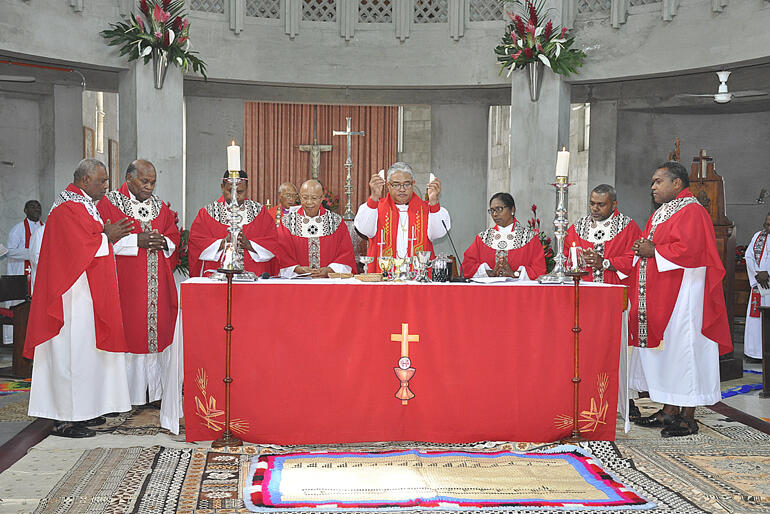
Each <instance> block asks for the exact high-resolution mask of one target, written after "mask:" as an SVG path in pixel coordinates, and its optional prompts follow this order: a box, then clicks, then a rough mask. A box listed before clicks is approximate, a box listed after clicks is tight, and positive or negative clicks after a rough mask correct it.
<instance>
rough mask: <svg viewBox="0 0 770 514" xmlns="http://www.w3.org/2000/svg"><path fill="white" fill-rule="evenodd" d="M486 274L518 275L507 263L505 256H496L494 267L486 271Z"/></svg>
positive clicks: (494, 275)
mask: <svg viewBox="0 0 770 514" xmlns="http://www.w3.org/2000/svg"><path fill="white" fill-rule="evenodd" d="M487 275H489V276H490V277H518V274H517V273H516V272H515V271H513V269H511V265H510V264H508V259H507V258H505V257H498V258H497V260H496V261H495V269H493V270H491V271H487Z"/></svg>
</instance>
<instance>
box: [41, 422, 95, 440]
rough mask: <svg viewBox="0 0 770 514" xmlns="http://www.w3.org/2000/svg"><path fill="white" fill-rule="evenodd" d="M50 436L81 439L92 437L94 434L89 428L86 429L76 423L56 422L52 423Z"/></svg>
mask: <svg viewBox="0 0 770 514" xmlns="http://www.w3.org/2000/svg"><path fill="white" fill-rule="evenodd" d="M51 435H57V436H59V437H72V438H77V439H80V438H83V437H93V436H95V435H96V432H94V431H93V430H91V429H90V428H86V427H84V426H83V425H79V424H77V423H69V422H66V421H57V422H55V423H54V426H53V430H52V431H51Z"/></svg>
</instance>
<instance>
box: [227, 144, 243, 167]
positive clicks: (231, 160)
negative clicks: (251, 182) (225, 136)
mask: <svg viewBox="0 0 770 514" xmlns="http://www.w3.org/2000/svg"><path fill="white" fill-rule="evenodd" d="M227 171H241V147H240V146H238V145H236V144H235V140H232V141H230V146H228V147H227Z"/></svg>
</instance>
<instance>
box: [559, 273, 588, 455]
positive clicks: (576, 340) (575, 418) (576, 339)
mask: <svg viewBox="0 0 770 514" xmlns="http://www.w3.org/2000/svg"><path fill="white" fill-rule="evenodd" d="M564 274H565V275H566V276H568V277H572V282H573V284H574V286H573V288H572V290H573V291H574V295H573V296H574V297H575V304H574V307H573V311H574V313H575V325H574V326H573V327H572V333H573V336H572V337H573V350H572V353H573V358H574V364H575V369H574V376H573V377H572V384H573V390H572V406H573V412H572V435H571V436H570V437H569V438H567V439H565V440H564V441H565V442H570V443H579V442H581V441H585V440H586V439H585V438H584V437H582V436H581V435H580V427H579V426H578V422H579V421H580V406H579V403H580V398H579V392H580V331H581V328H580V280H581V278H582V277H584V276H586V275H588V272H587V271H583V270H582V269H570V270H568V271H566V272H565V273H564Z"/></svg>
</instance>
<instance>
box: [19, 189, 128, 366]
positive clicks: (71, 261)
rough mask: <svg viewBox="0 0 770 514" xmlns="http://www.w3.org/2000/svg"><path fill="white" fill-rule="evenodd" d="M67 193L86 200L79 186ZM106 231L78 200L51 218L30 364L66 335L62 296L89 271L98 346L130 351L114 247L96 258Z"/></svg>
mask: <svg viewBox="0 0 770 514" xmlns="http://www.w3.org/2000/svg"><path fill="white" fill-rule="evenodd" d="M67 191H69V192H70V193H74V194H76V195H79V196H81V197H82V195H83V192H82V191H81V190H80V188H78V187H76V186H74V185H73V184H70V185H69V186H67ZM83 201H84V202H88V201H89V200H88V199H87V198H84V199H83ZM103 231H104V227H103V226H102V224H101V223H99V222H98V221H97V220H95V219H94V217H93V216H92V215H91V214H90V213H89V212H88V210H87V209H86V207H85V205H83V204H81V203H79V202H77V201H64V202H63V203H61V204H60V205H58V206H57V207H55V208H54V209H52V210H51V213H50V214H49V215H48V220H47V227H46V231H45V234H44V235H43V241H42V245H41V248H40V259H39V261H38V266H37V274H36V279H35V283H36V287H35V292H34V294H33V296H32V304H31V306H30V312H29V324H28V326H27V337H26V340H25V342H24V356H25V357H27V358H28V359H31V358H33V356H34V353H35V347H36V346H37V345H39V344H42V343H44V342H46V341H49V340H50V339H52V338H53V337H55V336H56V335H58V334H59V332H60V331H61V328H62V326H64V310H63V304H62V296H63V295H64V293H66V292H67V291H69V289H70V288H71V287H72V285H73V284H74V283H75V281H77V279H78V278H79V277H80V276H81V275H82V274H83V273H84V272H85V273H86V276H87V278H88V285H89V289H90V293H91V300H92V301H93V308H94V328H95V332H96V347H97V348H98V349H100V350H105V351H111V352H125V351H127V350H128V348H127V345H126V341H125V337H124V335H123V317H122V314H121V311H120V298H119V296H118V280H117V275H116V274H115V258H114V255H113V253H112V245H109V254H108V255H106V256H104V257H94V255H95V254H96V252H97V250H98V249H99V247H100V246H101V244H102V233H103Z"/></svg>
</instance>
